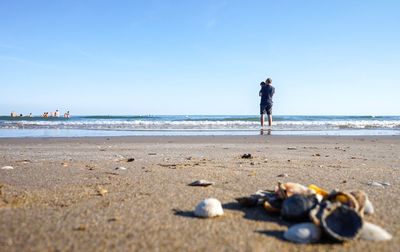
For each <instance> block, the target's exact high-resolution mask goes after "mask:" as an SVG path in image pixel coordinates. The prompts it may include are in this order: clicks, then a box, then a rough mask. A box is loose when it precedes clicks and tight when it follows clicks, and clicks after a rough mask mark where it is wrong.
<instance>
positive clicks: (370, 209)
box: [364, 198, 375, 214]
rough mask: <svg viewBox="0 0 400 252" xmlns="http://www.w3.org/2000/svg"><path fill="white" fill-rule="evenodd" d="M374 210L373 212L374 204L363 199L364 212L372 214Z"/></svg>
mask: <svg viewBox="0 0 400 252" xmlns="http://www.w3.org/2000/svg"><path fill="white" fill-rule="evenodd" d="M374 212H375V210H374V206H373V205H372V203H371V201H370V200H369V199H368V198H367V199H366V200H365V206H364V213H365V214H373V213H374Z"/></svg>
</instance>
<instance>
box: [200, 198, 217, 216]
mask: <svg viewBox="0 0 400 252" xmlns="http://www.w3.org/2000/svg"><path fill="white" fill-rule="evenodd" d="M194 214H195V215H196V216H198V217H203V218H210V217H217V216H221V215H223V214H224V210H223V209H222V205H221V202H220V201H219V200H217V199H214V198H208V199H205V200H202V201H201V202H200V203H199V204H198V205H197V206H196V209H195V210H194Z"/></svg>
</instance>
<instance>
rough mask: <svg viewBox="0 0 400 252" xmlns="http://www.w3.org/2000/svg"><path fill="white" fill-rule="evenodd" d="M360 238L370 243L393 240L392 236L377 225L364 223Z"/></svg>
mask: <svg viewBox="0 0 400 252" xmlns="http://www.w3.org/2000/svg"><path fill="white" fill-rule="evenodd" d="M360 238H361V239H364V240H369V241H388V240H391V239H392V235H391V234H389V233H388V232H387V231H386V230H385V229H383V228H381V227H379V226H377V225H375V224H372V223H369V222H364V225H363V227H362V229H361V232H360Z"/></svg>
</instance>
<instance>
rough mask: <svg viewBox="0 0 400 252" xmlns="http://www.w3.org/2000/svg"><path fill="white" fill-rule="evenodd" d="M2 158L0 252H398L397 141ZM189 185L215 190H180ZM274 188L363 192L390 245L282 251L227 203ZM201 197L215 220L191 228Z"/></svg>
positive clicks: (279, 225) (59, 142)
mask: <svg viewBox="0 0 400 252" xmlns="http://www.w3.org/2000/svg"><path fill="white" fill-rule="evenodd" d="M245 153H250V154H251V155H252V156H253V158H252V159H242V158H241V156H242V155H243V154H245ZM0 156H1V161H0V167H4V166H12V167H13V169H8V170H6V169H1V170H0V229H1V232H0V251H328V250H329V251H344V250H346V251H400V238H399V237H400V214H399V210H398V206H399V203H400V187H399V184H400V136H384V137H374V136H368V137H361V136H359V137H333V136H332V137H323V136H316V137H313V136H307V137H302V136H268V135H264V136H248V137H246V136H218V137H213V136H197V137H195V136H193V137H187V136H185V137H166V136H164V137H109V138H108V137H99V138H16V139H11V138H9V139H5V138H3V139H0ZM128 161H129V162H128ZM117 167H118V168H119V169H116V168H117ZM121 167H123V168H126V170H125V169H120V168H121ZM284 173H286V174H287V175H288V177H279V175H280V174H284ZM199 179H206V180H209V181H213V182H215V185H213V186H210V187H206V188H204V187H190V186H188V184H189V183H191V182H193V181H195V180H199ZM278 181H282V182H288V181H291V182H298V183H302V184H304V185H308V184H316V185H318V186H320V187H322V188H326V189H328V190H331V189H335V188H337V189H341V190H349V189H361V190H364V191H366V192H367V194H368V195H369V197H370V200H371V201H372V203H373V204H374V207H375V211H376V212H375V214H374V215H372V216H367V217H366V219H367V220H368V221H370V222H373V223H375V224H378V225H380V226H382V227H383V228H385V229H386V230H387V231H388V232H390V233H391V234H392V235H393V239H392V240H391V241H388V242H369V241H362V240H356V241H352V242H349V243H346V244H331V243H319V244H313V245H298V244H294V243H291V242H288V241H285V240H284V239H283V232H284V231H285V230H287V228H288V226H290V225H291V223H289V222H286V221H283V220H281V219H280V218H279V217H276V216H270V215H268V214H267V213H266V212H265V211H264V210H263V209H262V208H242V207H240V206H239V205H238V204H237V203H236V201H235V198H236V197H240V196H246V195H249V194H252V193H254V192H256V191H257V190H259V189H273V188H274V186H275V185H276V184H277V182H278ZM372 181H377V182H386V183H388V185H387V186H384V187H378V186H371V185H368V183H369V182H372ZM208 197H215V198H217V199H219V200H220V201H221V202H222V204H223V207H224V211H225V214H224V216H222V217H218V218H214V219H201V218H196V217H194V215H193V210H194V208H195V206H196V204H197V203H198V202H200V201H201V200H202V199H204V198H208Z"/></svg>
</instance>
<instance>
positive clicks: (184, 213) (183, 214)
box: [172, 208, 201, 219]
mask: <svg viewBox="0 0 400 252" xmlns="http://www.w3.org/2000/svg"><path fill="white" fill-rule="evenodd" d="M172 212H173V213H174V215H176V216H181V217H186V218H194V219H201V218H200V217H197V216H196V215H195V214H194V211H185V210H181V209H178V208H174V209H172Z"/></svg>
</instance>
